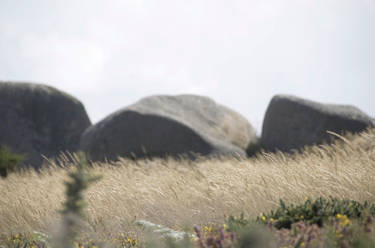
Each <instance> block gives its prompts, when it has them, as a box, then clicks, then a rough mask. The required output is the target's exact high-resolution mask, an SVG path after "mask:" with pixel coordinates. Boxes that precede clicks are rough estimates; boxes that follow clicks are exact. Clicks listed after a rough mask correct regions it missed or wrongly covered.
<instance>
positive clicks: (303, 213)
mask: <svg viewBox="0 0 375 248" xmlns="http://www.w3.org/2000/svg"><path fill="white" fill-rule="evenodd" d="M338 214H341V215H345V216H347V217H348V218H350V219H362V218H363V217H365V216H367V215H371V216H374V215H375V204H370V203H368V202H364V203H363V204H361V203H359V202H357V201H354V200H348V199H344V200H339V199H336V198H332V197H330V198H329V199H325V198H323V197H319V198H318V199H316V200H315V201H311V200H310V199H307V200H306V201H305V202H304V203H303V204H300V205H293V204H291V205H289V206H286V205H285V202H284V201H283V200H280V207H279V208H278V209H276V210H275V211H271V213H269V214H261V216H259V217H257V219H256V221H257V222H258V223H266V224H267V223H272V224H273V225H274V226H275V227H276V228H278V229H281V228H289V229H290V227H291V225H292V224H293V223H297V222H299V221H305V222H306V223H308V224H317V225H318V226H319V227H322V226H323V223H324V222H325V221H326V220H327V219H328V218H329V217H335V216H337V215H338Z"/></svg>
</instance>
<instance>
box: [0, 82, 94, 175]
mask: <svg viewBox="0 0 375 248" xmlns="http://www.w3.org/2000/svg"><path fill="white" fill-rule="evenodd" d="M0 116H1V118H0V144H1V145H6V146H7V147H9V148H10V150H11V151H12V152H14V153H21V154H25V155H26V156H27V159H26V161H25V164H28V165H32V167H34V168H39V167H40V166H41V164H42V161H43V157H42V156H41V155H45V156H47V157H53V156H56V155H58V154H59V152H60V151H76V150H77V148H78V145H79V139H80V136H81V134H82V133H83V131H84V130H85V129H86V128H88V127H89V126H90V125H91V123H90V120H89V118H88V116H87V113H86V111H85V108H84V106H83V105H82V103H81V102H79V101H78V100H77V99H75V98H74V97H72V96H70V95H68V94H66V93H64V92H61V91H59V90H57V89H55V88H52V87H49V86H46V85H42V84H31V83H15V82H0Z"/></svg>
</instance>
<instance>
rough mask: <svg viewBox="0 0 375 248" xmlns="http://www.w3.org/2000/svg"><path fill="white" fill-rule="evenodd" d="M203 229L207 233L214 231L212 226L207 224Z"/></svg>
mask: <svg viewBox="0 0 375 248" xmlns="http://www.w3.org/2000/svg"><path fill="white" fill-rule="evenodd" d="M203 231H204V232H206V233H210V232H212V226H205V227H203Z"/></svg>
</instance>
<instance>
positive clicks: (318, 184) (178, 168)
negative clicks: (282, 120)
mask: <svg viewBox="0 0 375 248" xmlns="http://www.w3.org/2000/svg"><path fill="white" fill-rule="evenodd" d="M66 156H67V155H66ZM69 161H73V162H69ZM58 163H59V164H60V165H61V164H63V165H64V168H60V167H58V166H56V163H55V161H50V164H49V165H48V168H44V169H43V170H42V171H41V172H40V173H36V172H33V171H23V172H22V171H21V172H15V173H11V174H9V175H8V176H7V177H6V178H5V179H2V180H0V190H1V192H2V197H1V198H0V234H1V240H0V247H57V246H58V245H59V244H57V243H56V242H55V243H54V240H55V241H56V240H57V237H60V238H61V237H63V238H62V239H60V242H68V243H69V242H70V243H71V246H76V247H200V248H203V247H375V240H374V238H372V237H373V236H375V235H374V214H375V207H374V205H373V203H374V202H375V197H374V195H375V180H374V175H375V130H368V131H367V132H364V133H362V134H360V135H357V136H351V135H348V136H346V137H345V138H344V137H341V139H340V141H339V142H336V143H335V144H333V145H330V146H328V145H323V146H315V147H310V148H306V150H305V152H304V153H302V154H294V155H293V154H282V153H278V154H267V153H261V154H259V155H258V156H257V157H255V158H252V159H228V158H227V159H215V160H214V159H205V158H202V159H201V160H199V161H196V162H194V163H193V162H190V161H188V160H174V159H169V160H161V159H160V160H159V159H155V160H142V161H130V160H125V159H121V160H120V161H118V162H116V163H106V164H95V163H93V164H92V165H91V166H90V168H89V169H82V170H81V169H80V168H81V167H80V165H81V164H82V163H84V161H83V160H82V158H79V157H77V155H76V154H75V155H69V157H64V156H62V157H61V158H60V161H58ZM91 175H101V176H102V179H101V180H100V181H97V182H95V183H93V184H92V185H91V186H90V187H88V188H87V186H88V185H89V184H90V182H92V181H93V180H94V179H93V177H92V176H91ZM94 178H95V177H94ZM85 180H87V181H85ZM64 182H65V184H64ZM67 182H70V184H69V183H67ZM69 185H70V186H69ZM69 187H70V189H71V191H70V192H68V191H66V190H67V189H69ZM86 188H87V190H86V191H83V190H85V189H86ZM72 189H75V190H72ZM83 199H85V200H86V203H87V205H85V204H83V201H82V200H83ZM280 199H282V200H280ZM69 209H76V210H78V211H76V212H75V213H74V214H73V215H72V211H70V210H69ZM83 210H85V211H83ZM235 216H236V217H235ZM67 220H69V221H70V222H69V221H67ZM136 220H147V221H150V222H152V223H156V224H161V225H162V226H164V227H168V228H170V229H168V230H172V231H173V230H175V231H178V232H179V234H183V235H182V238H179V239H177V240H176V239H175V238H173V236H171V235H165V234H166V233H167V232H166V231H165V230H166V228H163V227H160V226H159V227H158V228H159V229H158V230H152V229H150V228H147V227H146V226H141V227H140V226H139V225H137V224H136V223H137V222H136ZM56 223H65V224H63V225H58V224H56ZM66 223H70V224H69V225H67V224H66ZM138 223H139V222H138ZM62 226H63V229H62ZM168 232H169V231H168ZM62 233H64V235H62ZM160 236H163V237H164V238H162V239H160V238H159V237H160ZM179 237H181V236H179ZM61 240H62V241H61ZM60 246H61V243H60ZM69 246H70V245H68V247H69ZM61 247H64V246H61ZM65 247H66V246H65Z"/></svg>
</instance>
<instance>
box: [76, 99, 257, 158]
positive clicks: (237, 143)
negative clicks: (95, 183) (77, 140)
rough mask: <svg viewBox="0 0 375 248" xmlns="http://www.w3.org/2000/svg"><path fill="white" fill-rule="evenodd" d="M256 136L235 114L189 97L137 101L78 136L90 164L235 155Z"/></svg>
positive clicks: (213, 104) (208, 102)
mask: <svg viewBox="0 0 375 248" xmlns="http://www.w3.org/2000/svg"><path fill="white" fill-rule="evenodd" d="M253 140H256V134H255V131H254V129H253V127H252V126H251V125H250V124H249V122H248V121H247V120H246V119H245V118H244V117H242V116H241V115H239V114H238V113H236V112H234V111H232V110H230V109H229V108H227V107H224V106H222V105H219V104H217V103H215V102H214V101H213V100H211V99H209V98H207V97H203V96H195V95H179V96H168V95H157V96H151V97H147V98H144V99H141V100H140V101H138V102H137V103H135V104H134V105H131V106H129V107H126V108H123V109H121V110H119V111H117V112H115V113H113V114H111V115H110V116H108V117H107V118H105V119H103V120H102V121H100V122H99V123H97V124H96V125H93V126H91V127H90V128H88V129H87V130H86V131H85V132H84V133H83V135H82V137H81V149H82V150H84V151H86V152H87V154H88V155H89V158H90V159H91V160H94V161H95V160H104V159H108V160H116V159H117V158H118V157H132V158H142V157H148V158H151V157H165V156H174V157H178V156H180V155H183V156H187V157H190V158H194V157H195V155H197V154H200V155H234V154H237V155H240V156H244V155H245V152H244V150H245V149H246V147H247V146H248V144H249V143H250V142H252V141H253Z"/></svg>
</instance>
